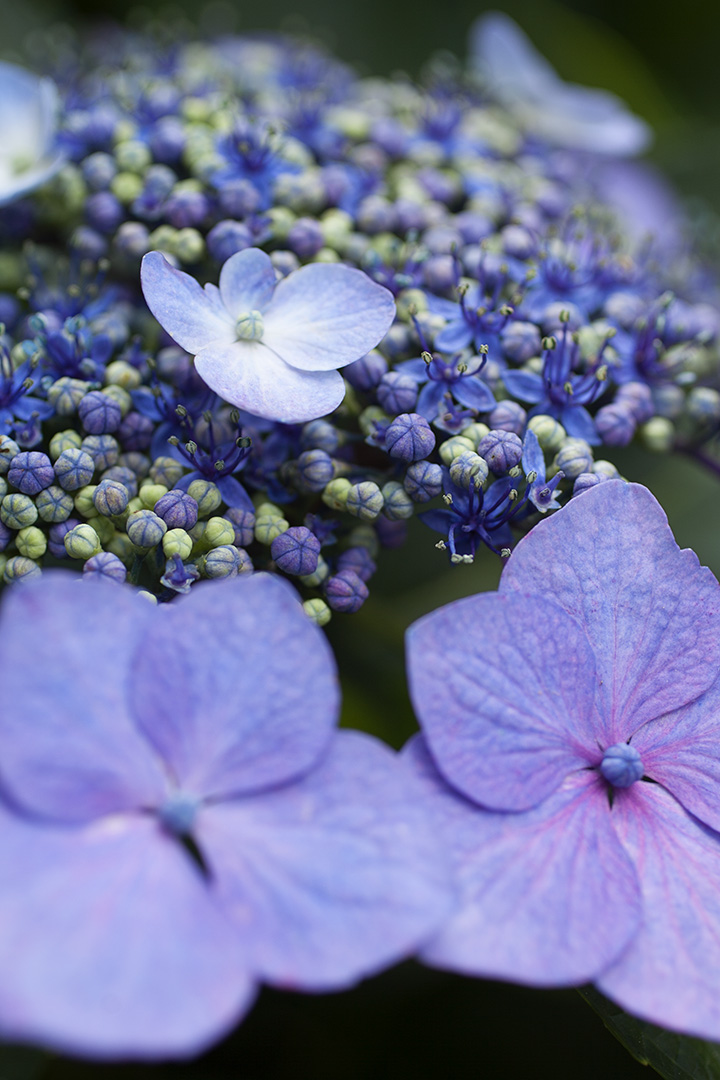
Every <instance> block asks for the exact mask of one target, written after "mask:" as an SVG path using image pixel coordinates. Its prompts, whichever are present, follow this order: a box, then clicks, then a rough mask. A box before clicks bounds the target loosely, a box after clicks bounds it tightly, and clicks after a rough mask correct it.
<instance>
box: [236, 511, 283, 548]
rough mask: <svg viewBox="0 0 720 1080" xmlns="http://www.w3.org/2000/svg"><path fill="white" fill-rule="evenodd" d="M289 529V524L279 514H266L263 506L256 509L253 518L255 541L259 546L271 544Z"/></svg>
mask: <svg viewBox="0 0 720 1080" xmlns="http://www.w3.org/2000/svg"><path fill="white" fill-rule="evenodd" d="M289 528H290V523H289V522H288V521H286V520H285V518H284V517H283V516H282V514H280V513H279V512H277V511H276V512H275V513H272V512H267V511H265V509H264V507H263V506H261V507H259V508H258V512H257V516H256V518H255V539H256V540H257V542H258V543H259V544H267V545H270V544H272V542H273V540H274V539H275V538H276V537H277V536H280V534H281V533H284V532H285V530H286V529H289ZM233 535H234V533H233Z"/></svg>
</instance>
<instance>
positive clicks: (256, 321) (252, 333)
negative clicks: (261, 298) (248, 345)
mask: <svg viewBox="0 0 720 1080" xmlns="http://www.w3.org/2000/svg"><path fill="white" fill-rule="evenodd" d="M264 329H265V327H264V326H263V317H262V314H261V313H260V312H259V311H254V310H253V311H244V312H243V313H242V315H240V316H239V317H238V321H237V322H236V323H235V332H236V333H237V336H238V338H239V339H240V341H259V340H260V338H261V337H262V336H263V330H264Z"/></svg>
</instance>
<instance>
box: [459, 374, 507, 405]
mask: <svg viewBox="0 0 720 1080" xmlns="http://www.w3.org/2000/svg"><path fill="white" fill-rule="evenodd" d="M452 393H453V397H454V398H455V400H456V401H459V402H460V404H461V405H464V406H465V408H466V409H475V411H476V412H488V411H489V410H490V409H494V408H495V405H496V404H497V403H496V401H495V395H494V394H493V392H492V390H491V389H490V387H489V386H488V385H487V384H486V383H484V382H483V381H482V379H475V378H473V377H472V376H469V377H468V378H467V379H458V380H457V382H456V383H455V385H454V386H453V389H452Z"/></svg>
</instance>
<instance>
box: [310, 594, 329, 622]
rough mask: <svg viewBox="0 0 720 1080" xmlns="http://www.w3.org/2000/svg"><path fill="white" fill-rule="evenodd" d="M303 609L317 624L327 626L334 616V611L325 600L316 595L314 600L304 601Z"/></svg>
mask: <svg viewBox="0 0 720 1080" xmlns="http://www.w3.org/2000/svg"><path fill="white" fill-rule="evenodd" d="M303 611H304V612H305V614H306V615H307V617H308V619H312V621H313V622H314V623H315V625H316V626H327V624H328V623H329V622H330V619H331V618H332V611H331V610H330V608H329V607H328V606H327V604H326V603H325V601H324V600H321V599H320V598H319V597H316V598H315V599H314V600H305V601H304V602H303Z"/></svg>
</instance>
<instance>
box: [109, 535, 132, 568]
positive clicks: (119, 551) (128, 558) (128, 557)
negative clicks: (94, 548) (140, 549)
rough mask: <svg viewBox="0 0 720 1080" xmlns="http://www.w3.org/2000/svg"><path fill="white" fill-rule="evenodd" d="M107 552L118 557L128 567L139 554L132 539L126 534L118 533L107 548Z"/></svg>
mask: <svg viewBox="0 0 720 1080" xmlns="http://www.w3.org/2000/svg"><path fill="white" fill-rule="evenodd" d="M105 550H106V551H111V552H112V553H113V555H117V557H118V559H120V560H121V561H122V562H124V563H125V564H126V565H128V564H129V563H130V562H132V560H133V559H134V558H135V555H136V554H137V552H136V551H135V545H134V544H133V542H132V540H131V539H130V537H129V536H128V535H127V534H126V533H124V532H116V533H115V535H114V536H113V537H112V539H111V540H109V541H108V542H107V544H106V546H105Z"/></svg>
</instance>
